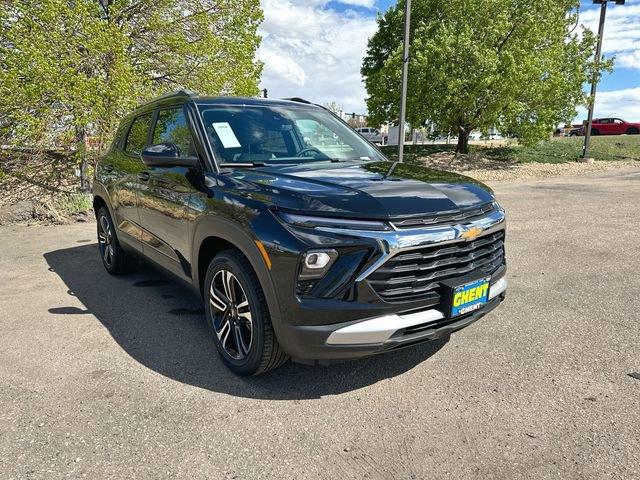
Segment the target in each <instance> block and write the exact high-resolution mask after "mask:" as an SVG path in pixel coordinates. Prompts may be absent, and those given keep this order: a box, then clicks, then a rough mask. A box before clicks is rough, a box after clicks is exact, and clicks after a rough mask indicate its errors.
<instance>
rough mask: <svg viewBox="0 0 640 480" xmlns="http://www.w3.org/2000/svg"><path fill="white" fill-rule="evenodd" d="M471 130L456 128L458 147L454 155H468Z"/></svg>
mask: <svg viewBox="0 0 640 480" xmlns="http://www.w3.org/2000/svg"><path fill="white" fill-rule="evenodd" d="M470 133H471V130H470V129H468V128H464V127H458V146H457V147H456V153H464V154H467V153H469V134H470Z"/></svg>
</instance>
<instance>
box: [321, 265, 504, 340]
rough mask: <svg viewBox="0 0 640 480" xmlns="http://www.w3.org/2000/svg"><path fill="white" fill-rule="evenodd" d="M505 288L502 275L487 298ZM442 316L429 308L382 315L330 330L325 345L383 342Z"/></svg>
mask: <svg viewBox="0 0 640 480" xmlns="http://www.w3.org/2000/svg"><path fill="white" fill-rule="evenodd" d="M506 289H507V279H506V277H502V278H501V279H500V280H498V281H497V282H495V283H494V284H492V285H491V287H490V289H489V299H490V300H491V299H493V298H495V297H497V296H498V295H500V294H501V293H502V292H504V291H505V290H506ZM443 318H444V315H443V313H442V312H441V311H440V310H436V309H431V310H423V311H422V312H416V313H410V314H407V315H397V314H392V315H384V316H382V317H375V318H371V319H369V320H364V321H362V322H359V323H354V324H353V325H349V326H348V327H344V328H340V329H338V330H336V331H334V332H331V335H329V338H328V339H327V342H326V343H327V345H359V344H363V345H364V344H375V343H384V342H386V341H387V340H389V339H390V338H391V337H392V336H393V334H394V333H396V332H397V331H398V330H401V329H403V328H407V327H413V326H414V325H421V324H424V323H430V322H436V321H438V320H442V319H443Z"/></svg>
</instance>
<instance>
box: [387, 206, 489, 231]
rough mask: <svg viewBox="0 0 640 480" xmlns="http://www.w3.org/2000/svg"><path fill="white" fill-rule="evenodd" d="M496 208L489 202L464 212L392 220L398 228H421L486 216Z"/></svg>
mask: <svg viewBox="0 0 640 480" xmlns="http://www.w3.org/2000/svg"><path fill="white" fill-rule="evenodd" d="M493 209H494V206H493V204H491V203H487V204H485V205H482V206H480V207H474V208H470V209H467V210H463V211H462V212H457V213H449V214H442V215H434V216H431V217H419V218H409V219H407V220H398V221H392V222H391V223H392V224H393V226H394V227H396V228H397V229H400V230H402V229H405V228H419V227H425V226H429V227H431V226H433V225H442V224H445V223H447V224H451V223H456V222H462V221H465V222H467V221H471V220H474V219H476V218H480V217H483V216H485V215H486V214H487V213H489V212H491V211H492V210H493Z"/></svg>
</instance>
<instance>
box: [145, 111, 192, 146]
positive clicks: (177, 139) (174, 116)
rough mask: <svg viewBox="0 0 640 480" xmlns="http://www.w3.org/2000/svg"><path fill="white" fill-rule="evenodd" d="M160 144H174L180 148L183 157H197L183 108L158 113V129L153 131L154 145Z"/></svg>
mask: <svg viewBox="0 0 640 480" xmlns="http://www.w3.org/2000/svg"><path fill="white" fill-rule="evenodd" d="M158 143H173V144H174V145H175V146H176V147H178V151H179V152H180V156H182V157H195V156H196V151H195V148H194V145H193V140H192V137H191V132H190V131H189V126H188V125H187V119H186V118H185V116H184V110H183V109H182V108H172V109H170V110H160V112H158V120H157V121H156V128H155V129H154V131H153V144H154V145H157V144H158Z"/></svg>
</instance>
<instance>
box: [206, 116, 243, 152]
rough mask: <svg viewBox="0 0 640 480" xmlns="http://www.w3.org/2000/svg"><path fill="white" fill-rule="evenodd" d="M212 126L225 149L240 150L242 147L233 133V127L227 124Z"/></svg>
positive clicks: (221, 123)
mask: <svg viewBox="0 0 640 480" xmlns="http://www.w3.org/2000/svg"><path fill="white" fill-rule="evenodd" d="M212 126H213V129H214V130H215V131H216V133H217V134H218V138H219V139H220V141H221V142H222V146H223V147H224V148H240V147H241V146H242V145H240V142H239V141H238V138H237V137H236V134H235V133H233V129H232V128H231V125H229V124H228V123H227V122H218V123H213V124H212Z"/></svg>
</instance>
